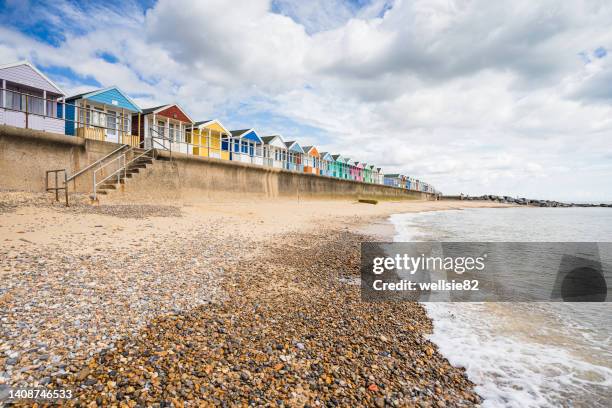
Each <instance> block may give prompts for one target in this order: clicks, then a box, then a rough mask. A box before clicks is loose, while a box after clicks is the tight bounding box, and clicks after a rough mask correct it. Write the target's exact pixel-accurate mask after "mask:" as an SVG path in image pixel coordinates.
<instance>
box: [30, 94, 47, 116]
mask: <svg viewBox="0 0 612 408" xmlns="http://www.w3.org/2000/svg"><path fill="white" fill-rule="evenodd" d="M28 111H29V112H32V113H35V114H37V115H42V114H43V113H44V102H43V100H42V98H37V97H35V96H31V97H30V100H29V103H28Z"/></svg>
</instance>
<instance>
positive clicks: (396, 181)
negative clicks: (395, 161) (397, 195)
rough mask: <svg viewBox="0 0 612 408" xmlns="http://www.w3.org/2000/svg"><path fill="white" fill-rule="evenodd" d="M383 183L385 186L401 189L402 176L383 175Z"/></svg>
mask: <svg viewBox="0 0 612 408" xmlns="http://www.w3.org/2000/svg"><path fill="white" fill-rule="evenodd" d="M384 182H385V185H386V186H391V187H401V186H402V175H401V174H385V177H384Z"/></svg>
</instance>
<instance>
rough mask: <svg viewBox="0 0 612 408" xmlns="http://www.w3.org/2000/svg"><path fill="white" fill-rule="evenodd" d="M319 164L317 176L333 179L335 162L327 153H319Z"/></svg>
mask: <svg viewBox="0 0 612 408" xmlns="http://www.w3.org/2000/svg"><path fill="white" fill-rule="evenodd" d="M319 162H320V163H321V168H320V169H319V174H320V175H322V176H327V177H335V176H334V167H335V163H336V162H335V160H334V157H333V156H332V155H331V154H329V153H328V152H321V153H319Z"/></svg>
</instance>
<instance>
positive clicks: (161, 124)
mask: <svg viewBox="0 0 612 408" xmlns="http://www.w3.org/2000/svg"><path fill="white" fill-rule="evenodd" d="M157 135H158V136H159V137H165V135H166V127H165V126H164V121H162V120H160V121H159V122H157Z"/></svg>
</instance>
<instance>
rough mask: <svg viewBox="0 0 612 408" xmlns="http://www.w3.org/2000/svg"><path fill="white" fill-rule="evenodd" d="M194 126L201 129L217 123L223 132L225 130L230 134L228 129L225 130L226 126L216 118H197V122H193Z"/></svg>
mask: <svg viewBox="0 0 612 408" xmlns="http://www.w3.org/2000/svg"><path fill="white" fill-rule="evenodd" d="M193 125H194V126H195V127H197V128H198V129H200V130H202V129H203V128H205V127H210V126H212V125H217V126H219V127H220V128H221V129H222V130H223V132H225V133H226V134H228V135H229V134H230V131H229V130H227V128H226V127H225V126H223V124H222V123H221V122H220V121H219V120H218V119H208V120H199V121H197V122H195V123H194V124H193Z"/></svg>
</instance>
